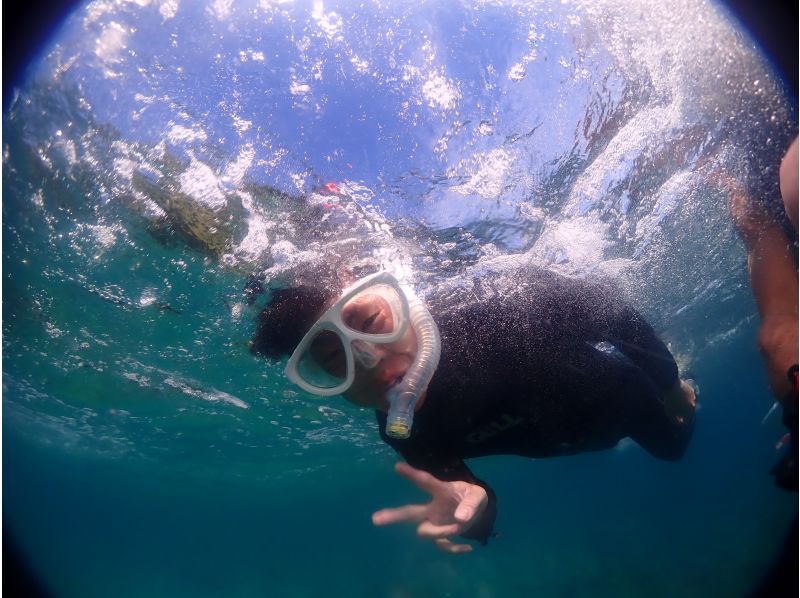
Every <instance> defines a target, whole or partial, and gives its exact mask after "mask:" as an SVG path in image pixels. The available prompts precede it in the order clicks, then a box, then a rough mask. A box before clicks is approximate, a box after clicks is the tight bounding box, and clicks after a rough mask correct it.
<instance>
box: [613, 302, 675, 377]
mask: <svg viewBox="0 0 800 598" xmlns="http://www.w3.org/2000/svg"><path fill="white" fill-rule="evenodd" d="M603 332H604V333H605V337H606V340H608V341H609V342H610V343H612V344H613V345H614V346H615V347H616V348H617V349H619V350H620V351H622V353H624V354H625V356H626V357H628V359H630V360H631V361H633V362H634V363H635V364H636V365H638V366H639V367H640V368H642V370H644V372H645V373H646V374H647V375H648V376H650V378H651V379H652V380H653V382H655V383H656V385H657V386H658V387H659V388H661V389H663V390H667V389H669V388H671V387H672V386H674V385H675V383H676V382H677V381H678V365H677V364H676V363H675V359H674V358H673V357H672V354H671V353H670V352H669V349H668V348H667V346H666V345H665V344H664V343H663V341H661V339H659V338H658V337H657V336H656V333H655V331H654V330H653V328H652V327H651V326H650V324H648V323H647V322H646V321H645V319H644V318H643V317H642V316H641V314H639V312H637V311H636V310H635V309H633V308H632V307H630V306H628V305H625V306H623V307H622V309H620V310H618V313H617V314H616V317H614V318H612V319H611V320H610V321H608V322H606V323H605V329H604V330H603Z"/></svg>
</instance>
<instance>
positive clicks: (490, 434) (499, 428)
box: [467, 413, 525, 444]
mask: <svg viewBox="0 0 800 598" xmlns="http://www.w3.org/2000/svg"><path fill="white" fill-rule="evenodd" d="M523 421H525V420H523V419H522V418H521V417H512V416H510V415H509V414H508V413H504V414H503V415H501V416H500V419H499V420H497V421H493V422H492V423H490V424H486V425H485V426H483V427H482V428H481V429H480V430H476V431H475V432H470V433H469V434H467V442H470V443H472V444H479V443H481V442H486V441H487V440H489V439H490V438H494V437H495V436H497V435H498V434H500V433H501V432H505V431H506V430H508V429H510V428H513V427H514V426H518V425H519V424H521V423H522V422H523Z"/></svg>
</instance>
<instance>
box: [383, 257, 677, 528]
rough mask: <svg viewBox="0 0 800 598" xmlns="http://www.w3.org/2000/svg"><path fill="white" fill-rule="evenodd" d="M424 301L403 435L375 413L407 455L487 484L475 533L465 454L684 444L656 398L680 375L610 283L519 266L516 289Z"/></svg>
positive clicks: (672, 449) (490, 512) (486, 522)
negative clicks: (429, 345)
mask: <svg viewBox="0 0 800 598" xmlns="http://www.w3.org/2000/svg"><path fill="white" fill-rule="evenodd" d="M478 285H479V286H480V283H478ZM431 312H432V313H433V315H434V319H435V320H436V323H437V325H438V327H439V331H440V333H441V336H442V354H441V359H440V363H439V367H438V369H437V371H436V374H435V375H434V377H433V379H432V380H431V383H430V386H429V387H428V393H427V397H426V399H425V402H424V404H423V405H422V407H421V408H420V409H419V410H418V411H417V412H416V414H415V416H414V426H413V428H412V433H411V437H410V438H408V439H406V440H396V439H393V438H390V437H388V436H387V435H386V414H385V413H381V412H378V413H377V416H378V423H379V426H380V432H381V437H382V438H383V439H384V440H385V441H386V442H387V443H388V444H389V445H391V446H392V447H393V448H394V449H395V450H397V451H398V452H399V453H400V454H401V455H402V456H403V457H404V458H405V459H406V460H407V461H408V463H409V464H410V465H412V466H414V467H418V468H420V469H424V470H426V471H428V472H430V473H432V474H433V475H434V476H436V477H437V478H439V479H442V480H447V481H452V480H464V481H469V482H472V483H476V484H480V485H481V486H483V487H484V488H485V489H486V491H487V493H488V495H489V505H488V507H487V509H486V511H485V512H484V514H483V516H482V517H481V519H480V520H479V521H478V522H476V524H474V525H473V526H472V527H471V528H470V530H469V531H468V532H467V533H466V534H465V536H466V537H469V538H474V539H477V540H480V541H481V542H482V543H485V542H486V540H487V538H488V537H489V536H490V535H491V534H492V528H493V524H494V520H495V516H496V512H497V509H496V497H495V494H494V492H493V491H492V490H491V488H489V486H488V485H487V484H486V483H485V482H483V481H481V480H478V479H476V478H475V477H474V476H473V475H472V473H471V472H470V470H469V468H467V466H466V465H465V464H464V459H470V458H474V457H483V456H487V455H498V454H503V455H522V456H526V457H549V456H558V455H569V454H574V453H579V452H584V451H595V450H600V449H607V448H610V447H613V446H614V445H616V444H617V442H619V440H620V439H622V438H624V437H630V438H632V439H633V440H635V441H636V442H637V443H638V444H639V445H641V446H642V447H644V448H645V449H646V450H647V451H648V452H650V453H651V454H653V455H655V456H656V457H659V458H662V459H678V458H680V457H681V455H682V454H683V452H684V450H685V448H686V445H687V444H688V442H689V438H690V436H691V427H692V426H691V425H683V426H678V425H675V424H673V423H672V421H671V420H670V419H669V418H668V417H667V416H666V414H665V412H664V408H663V404H662V403H661V401H660V398H659V397H660V392H659V391H660V390H666V389H668V388H670V387H672V386H673V385H674V384H675V382H676V381H677V379H678V368H677V366H676V365H675V361H674V359H673V358H672V355H671V354H670V353H669V350H668V349H667V347H666V346H665V345H664V343H662V342H661V341H660V340H659V339H658V338H657V337H656V335H655V333H654V332H653V329H652V328H651V327H650V326H649V325H648V324H647V322H645V321H644V319H643V318H642V316H641V315H639V314H638V313H637V312H636V311H635V310H634V309H633V308H631V307H630V306H628V305H625V304H623V303H621V302H620V301H619V300H618V299H616V298H615V294H614V293H613V292H612V291H611V290H610V289H608V288H604V287H602V286H600V285H595V284H590V283H587V282H584V281H580V280H575V279H571V278H565V277H562V276H558V275H555V274H553V273H550V272H547V271H541V270H536V271H533V272H530V271H528V272H525V273H524V275H522V276H521V277H518V278H517V280H516V281H515V288H514V290H509V291H505V292H500V293H494V296H490V297H488V298H484V299H482V300H476V301H474V302H464V303H462V304H461V305H459V306H458V307H455V308H449V309H440V308H437V306H436V305H435V304H433V305H431ZM601 342H604V343H605V345H600V348H598V343H601ZM611 345H613V347H611ZM614 349H615V350H614Z"/></svg>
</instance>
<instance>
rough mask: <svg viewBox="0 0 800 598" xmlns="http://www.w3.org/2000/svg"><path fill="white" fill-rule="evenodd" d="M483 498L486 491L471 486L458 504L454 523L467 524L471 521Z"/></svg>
mask: <svg viewBox="0 0 800 598" xmlns="http://www.w3.org/2000/svg"><path fill="white" fill-rule="evenodd" d="M485 496H486V490H484V489H483V488H481V487H480V486H475V485H473V486H472V487H471V488H470V489H469V490H468V491H467V493H466V494H465V495H464V498H463V499H462V500H461V502H460V503H458V508H457V509H456V512H455V513H454V517H455V518H456V521H459V522H461V523H469V522H470V521H472V519H473V518H474V517H475V515H476V514H478V512H479V511H480V509H481V507H482V504H483V500H484V497H485Z"/></svg>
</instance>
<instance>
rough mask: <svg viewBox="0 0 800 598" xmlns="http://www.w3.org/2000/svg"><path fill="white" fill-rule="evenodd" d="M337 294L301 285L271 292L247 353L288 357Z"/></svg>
mask: <svg viewBox="0 0 800 598" xmlns="http://www.w3.org/2000/svg"><path fill="white" fill-rule="evenodd" d="M339 292H340V289H336V288H331V287H328V286H321V285H314V286H310V285H305V284H303V285H298V286H294V287H291V288H288V289H280V290H276V291H274V292H273V293H272V300H271V301H270V303H269V305H268V306H267V307H265V308H264V309H263V310H262V311H261V313H260V314H258V318H257V319H256V331H255V334H254V335H253V340H252V343H251V345H250V350H251V351H252V352H253V353H258V354H260V355H264V356H265V357H269V358H271V359H280V358H281V357H283V356H285V355H291V354H292V351H294V349H295V347H296V346H297V344H298V343H299V342H300V341H301V340H302V338H303V336H304V335H305V333H306V332H308V330H309V329H310V328H311V326H313V325H314V322H316V321H317V319H318V318H319V316H320V315H321V314H322V312H323V310H324V309H325V307H326V306H327V305H328V304H329V303H330V302H331V301H332V300H333V299H334V297H337V296H338V294H339Z"/></svg>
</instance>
